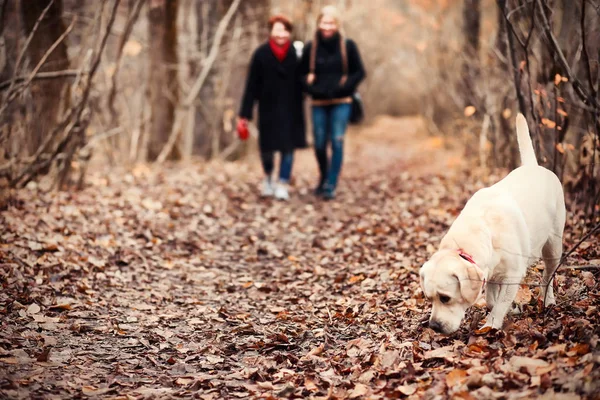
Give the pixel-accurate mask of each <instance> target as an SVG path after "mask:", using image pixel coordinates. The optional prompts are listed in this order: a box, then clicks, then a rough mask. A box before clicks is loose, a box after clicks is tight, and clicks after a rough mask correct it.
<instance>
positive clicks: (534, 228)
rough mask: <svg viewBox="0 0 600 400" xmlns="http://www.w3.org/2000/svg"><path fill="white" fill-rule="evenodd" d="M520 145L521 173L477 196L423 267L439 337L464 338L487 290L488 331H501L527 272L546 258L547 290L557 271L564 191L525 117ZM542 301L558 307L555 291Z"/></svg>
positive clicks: (520, 121)
mask: <svg viewBox="0 0 600 400" xmlns="http://www.w3.org/2000/svg"><path fill="white" fill-rule="evenodd" d="M517 139H518V142H519V152H520V154H521V164H522V166H521V167H519V168H517V169H515V170H514V171H512V172H511V173H510V174H508V175H507V176H506V177H505V178H504V179H502V180H501V181H500V182H498V183H496V184H495V185H493V186H490V187H488V188H484V189H481V190H479V191H477V192H476V193H475V194H474V195H473V197H471V199H470V200H469V201H468V202H467V204H466V205H465V207H464V209H463V210H462V212H461V213H460V215H459V216H458V218H456V220H455V221H454V223H453V224H452V226H451V227H450V229H449V231H448V233H447V234H446V235H445V236H444V238H443V239H442V241H441V243H440V247H439V250H438V251H436V252H435V253H434V254H433V255H432V257H431V258H430V259H429V261H427V262H426V263H425V264H423V266H422V267H421V270H420V277H421V287H422V288H423V292H424V294H425V296H426V297H427V298H428V299H430V300H431V301H432V302H433V308H432V312H431V317H430V319H429V326H430V327H431V328H432V329H433V330H435V331H437V332H441V333H444V334H450V333H452V332H455V331H456V330H458V328H459V327H460V323H461V321H462V319H463V317H464V315H465V311H466V310H467V309H468V308H469V307H470V306H471V305H473V304H474V303H475V302H476V301H477V299H478V298H479V296H480V294H481V292H482V290H483V288H484V287H485V288H486V296H485V297H486V302H487V307H488V309H490V310H491V311H490V313H489V315H488V317H487V321H486V324H485V325H484V326H490V327H492V328H496V329H500V328H502V323H503V321H504V317H505V316H506V314H507V312H508V311H509V309H510V308H511V306H512V302H513V300H514V299H515V296H516V294H517V290H518V288H519V283H520V282H521V280H522V279H523V277H524V276H525V273H526V272H527V268H528V267H529V266H530V265H531V264H532V263H534V262H536V261H537V260H538V259H539V258H540V256H541V257H542V258H543V259H544V274H543V280H544V282H543V283H544V284H547V283H548V281H549V280H550V279H551V277H552V274H553V273H554V270H555V269H556V268H557V266H558V263H559V261H560V257H561V255H562V235H563V229H564V226H565V217H566V215H565V214H566V211H565V201H564V195H563V190H562V185H561V183H560V181H559V180H558V178H557V177H556V175H554V173H552V172H551V171H549V170H547V169H546V168H543V167H541V166H539V165H538V163H537V159H536V157H535V152H534V149H533V145H532V143H531V138H530V137H529V128H528V127H527V121H526V120H525V117H523V115H522V114H519V115H518V116H517ZM486 282H487V284H486ZM542 296H543V298H544V299H545V303H546V305H548V304H554V303H555V300H554V292H553V288H552V284H550V285H549V286H548V293H545V290H542Z"/></svg>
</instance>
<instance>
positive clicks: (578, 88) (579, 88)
mask: <svg viewBox="0 0 600 400" xmlns="http://www.w3.org/2000/svg"><path fill="white" fill-rule="evenodd" d="M536 1H537V4H538V5H539V8H540V16H541V18H542V27H543V29H544V33H545V34H546V38H547V39H548V46H549V48H550V50H551V51H552V52H553V53H554V55H555V56H556V58H557V59H558V61H559V63H560V65H561V66H562V68H563V70H564V72H565V74H566V75H567V77H568V78H569V81H570V82H571V84H572V85H573V89H575V92H576V93H577V94H578V95H579V97H580V99H581V100H582V101H583V102H584V103H585V104H587V105H592V106H593V107H594V108H596V109H598V102H597V100H596V98H595V97H592V96H591V95H590V94H589V93H588V92H587V91H586V90H585V88H584V87H583V85H582V84H581V82H580V81H579V79H577V77H576V76H575V75H574V74H573V71H572V70H571V67H570V66H569V63H568V62H567V59H566V58H565V55H564V54H563V52H562V51H561V49H560V46H559V45H558V42H557V40H556V37H554V34H553V33H552V29H551V28H550V22H549V21H548V16H547V15H546V11H544V5H543V3H542V0H536Z"/></svg>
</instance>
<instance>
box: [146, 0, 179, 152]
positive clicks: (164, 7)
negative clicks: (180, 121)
mask: <svg viewBox="0 0 600 400" xmlns="http://www.w3.org/2000/svg"><path fill="white" fill-rule="evenodd" d="M177 9H178V0H152V1H151V2H150V9H149V11H148V38H149V48H150V52H149V53H150V69H149V74H148V78H149V79H148V100H149V103H150V108H151V116H150V126H149V140H148V153H147V154H148V160H151V161H154V160H155V159H156V158H157V157H158V155H159V154H160V152H161V150H162V148H163V146H164V145H165V144H166V143H167V140H168V138H169V134H170V132H171V129H172V127H173V123H174V121H175V106H176V104H177V101H178V98H179V82H178V80H177V66H178V65H177ZM167 158H168V159H170V160H176V159H180V158H181V152H180V149H179V147H178V146H173V150H172V151H171V153H170V154H169V155H168V157H167Z"/></svg>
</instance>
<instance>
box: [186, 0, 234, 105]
mask: <svg viewBox="0 0 600 400" xmlns="http://www.w3.org/2000/svg"><path fill="white" fill-rule="evenodd" d="M239 5H240V0H234V1H233V3H231V6H229V10H227V13H226V14H225V16H224V17H223V19H222V20H221V21H220V22H219V25H218V26H217V31H216V34H215V40H214V42H213V43H212V46H211V48H210V52H209V53H208V57H207V58H206V63H205V67H204V68H202V72H201V73H200V75H199V76H198V79H196V82H194V84H193V85H192V89H191V91H190V93H189V94H188V95H187V97H186V98H185V101H184V103H183V106H184V107H191V106H192V104H193V102H194V99H195V98H196V97H198V93H200V89H202V86H203V85H204V81H205V80H206V77H207V76H208V73H209V72H210V70H211V68H212V65H213V63H214V62H215V60H216V58H217V56H218V54H219V47H220V45H221V40H223V35H224V34H225V31H226V29H227V26H228V25H229V21H231V17H233V14H234V13H235V11H236V10H237V8H238V6H239Z"/></svg>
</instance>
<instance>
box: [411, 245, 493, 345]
mask: <svg viewBox="0 0 600 400" xmlns="http://www.w3.org/2000/svg"><path fill="white" fill-rule="evenodd" d="M420 276H421V288H422V289H423V293H424V294H425V297H427V298H428V299H430V300H431V301H432V303H433V307H432V310H431V317H430V318H429V326H430V327H431V328H432V329H433V330H435V331H436V332H441V333H443V334H446V335H447V334H450V333H452V332H455V331H457V330H458V328H459V327H460V322H461V321H462V319H463V317H464V315H465V312H466V311H467V309H468V308H469V307H470V306H471V305H473V304H474V303H475V302H476V301H477V298H478V297H479V294H480V293H481V287H482V282H483V278H484V277H483V271H482V270H481V269H480V268H479V267H478V266H477V265H475V264H474V263H472V262H470V261H468V260H466V259H464V258H462V257H461V255H460V253H459V252H458V251H455V250H441V251H438V252H437V253H435V254H434V255H433V256H432V257H431V259H430V260H429V261H427V262H426V263H425V264H423V266H422V267H421V270H420Z"/></svg>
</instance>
